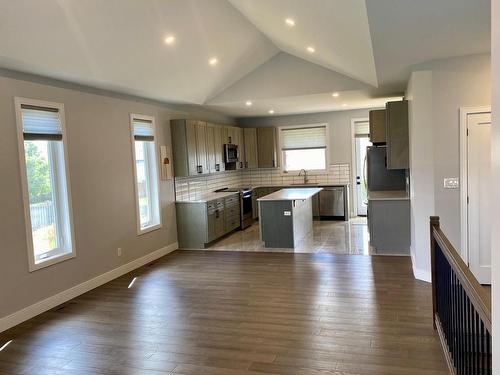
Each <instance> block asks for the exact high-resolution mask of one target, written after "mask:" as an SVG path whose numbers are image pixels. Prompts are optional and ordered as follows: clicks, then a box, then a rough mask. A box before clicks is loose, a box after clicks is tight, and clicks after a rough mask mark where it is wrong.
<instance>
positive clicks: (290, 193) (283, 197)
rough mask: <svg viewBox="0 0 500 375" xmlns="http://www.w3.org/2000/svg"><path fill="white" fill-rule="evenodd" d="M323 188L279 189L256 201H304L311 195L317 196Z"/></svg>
mask: <svg viewBox="0 0 500 375" xmlns="http://www.w3.org/2000/svg"><path fill="white" fill-rule="evenodd" d="M321 190H323V188H320V187H314V188H309V187H308V188H290V189H281V190H278V191H276V192H274V193H271V194H268V195H266V196H263V197H262V198H259V199H257V201H259V202H261V201H295V200H306V199H309V198H311V197H312V196H313V195H316V194H318V193H319V192H320V191H321Z"/></svg>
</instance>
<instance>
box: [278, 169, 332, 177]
mask: <svg viewBox="0 0 500 375" xmlns="http://www.w3.org/2000/svg"><path fill="white" fill-rule="evenodd" d="M300 171H301V170H297V171H286V172H285V171H283V170H281V176H283V177H284V176H289V177H298V174H299V172H300ZM327 174H328V169H308V170H307V175H308V176H322V175H327ZM302 176H303V175H302ZM302 176H301V177H302Z"/></svg>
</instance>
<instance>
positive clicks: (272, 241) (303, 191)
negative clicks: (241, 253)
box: [257, 188, 323, 248]
mask: <svg viewBox="0 0 500 375" xmlns="http://www.w3.org/2000/svg"><path fill="white" fill-rule="evenodd" d="M321 190H323V189H322V188H299V189H297V188H295V189H281V190H279V191H276V192H274V193H271V194H268V195H266V196H264V197H261V198H259V199H257V202H258V204H259V217H260V224H259V225H260V236H261V240H262V241H264V243H265V246H266V247H272V248H295V247H296V246H297V245H298V243H299V242H300V241H301V240H303V239H305V238H306V237H308V236H311V235H312V220H313V212H312V197H313V196H314V195H316V194H318V193H319V192H320V191H321Z"/></svg>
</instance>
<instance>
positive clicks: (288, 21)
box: [285, 18, 295, 26]
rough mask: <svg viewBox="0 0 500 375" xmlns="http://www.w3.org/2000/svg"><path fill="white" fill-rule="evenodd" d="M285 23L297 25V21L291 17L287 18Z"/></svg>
mask: <svg viewBox="0 0 500 375" xmlns="http://www.w3.org/2000/svg"><path fill="white" fill-rule="evenodd" d="M285 23H286V24H287V25H288V26H295V21H294V20H293V19H291V18H287V19H286V20H285Z"/></svg>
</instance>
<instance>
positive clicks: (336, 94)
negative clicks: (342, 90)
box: [332, 92, 340, 98]
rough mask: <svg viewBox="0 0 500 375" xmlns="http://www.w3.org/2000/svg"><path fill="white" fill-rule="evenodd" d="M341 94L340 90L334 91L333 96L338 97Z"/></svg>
mask: <svg viewBox="0 0 500 375" xmlns="http://www.w3.org/2000/svg"><path fill="white" fill-rule="evenodd" d="M339 95H340V94H339V93H338V92H334V93H333V94H332V96H333V97H334V98H338V97H339Z"/></svg>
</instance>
